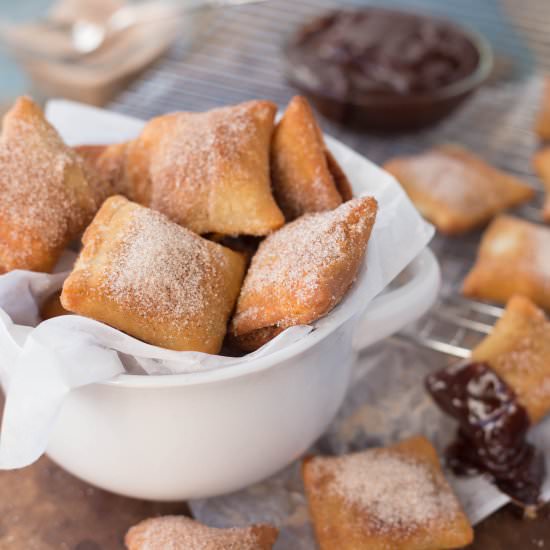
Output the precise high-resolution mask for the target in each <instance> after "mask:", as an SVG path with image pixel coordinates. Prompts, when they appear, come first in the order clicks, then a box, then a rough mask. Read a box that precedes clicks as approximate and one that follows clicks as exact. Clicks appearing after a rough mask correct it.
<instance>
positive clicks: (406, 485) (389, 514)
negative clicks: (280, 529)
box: [302, 436, 473, 550]
mask: <svg viewBox="0 0 550 550" xmlns="http://www.w3.org/2000/svg"><path fill="white" fill-rule="evenodd" d="M302 475H303V478H304V486H305V491H306V496H307V499H308V504H309V509H310V514H311V518H312V522H313V526H314V529H315V534H316V537H317V540H318V542H319V546H320V548H321V550H388V549H391V550H441V549H444V548H460V547H462V546H465V545H467V544H469V543H471V542H472V540H473V531H472V528H471V526H470V524H469V522H468V519H467V517H466V515H465V514H464V512H463V511H462V508H461V506H460V504H459V502H458V500H457V499H456V497H455V495H454V493H453V491H452V489H451V487H450V486H449V484H448V483H447V481H446V480H445V477H444V475H443V472H442V470H441V466H440V464H439V459H438V457H437V453H436V451H435V449H434V448H433V446H432V445H431V443H430V442H429V441H428V440H427V439H426V438H424V437H421V436H416V437H411V438H410V439H406V440H404V441H401V442H399V443H397V444H395V445H391V446H389V447H386V448H375V449H368V450H366V451H363V452H359V453H353V454H348V455H343V456H335V457H320V456H318V457H313V458H309V459H306V460H305V461H304V464H303V467H302Z"/></svg>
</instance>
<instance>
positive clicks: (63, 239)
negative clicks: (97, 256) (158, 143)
mask: <svg viewBox="0 0 550 550" xmlns="http://www.w3.org/2000/svg"><path fill="white" fill-rule="evenodd" d="M0 197H1V198H0V273H5V272H7V271H10V270H12V269H28V270H31V271H46V272H48V271H51V270H52V268H53V267H54V265H55V263H56V262H57V260H58V259H59V257H60V255H61V253H62V251H63V249H64V248H65V247H66V246H67V245H68V244H69V243H70V242H71V241H72V240H73V239H74V238H76V237H77V236H78V235H79V233H80V232H81V231H82V230H83V229H84V228H85V227H86V225H87V224H88V223H89V222H90V220H91V219H92V217H93V215H94V214H95V212H96V210H97V209H98V208H99V204H100V202H99V200H98V198H97V196H96V194H95V192H94V189H93V187H92V185H91V180H90V179H89V178H88V177H87V174H86V171H85V169H84V166H83V163H82V161H81V159H80V158H79V157H78V156H77V155H76V154H75V153H74V152H73V151H72V150H71V149H70V148H69V147H67V146H66V145H65V144H64V143H63V141H62V140H61V138H60V136H59V135H58V133H57V132H56V130H55V129H54V128H53V127H52V126H51V125H50V124H49V123H48V122H47V121H46V119H45V118H44V114H43V112H42V110H41V109H40V107H38V105H36V104H35V103H33V102H32V101H31V100H30V99H29V98H26V97H22V98H20V99H18V100H17V101H16V103H15V105H14V106H13V107H12V109H11V110H10V111H8V113H7V114H6V116H5V117H4V121H3V126H2V136H1V138H0Z"/></svg>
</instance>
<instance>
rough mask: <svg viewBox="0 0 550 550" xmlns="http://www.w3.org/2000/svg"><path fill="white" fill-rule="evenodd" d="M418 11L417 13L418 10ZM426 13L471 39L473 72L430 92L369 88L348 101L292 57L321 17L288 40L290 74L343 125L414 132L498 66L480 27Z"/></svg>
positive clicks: (449, 108) (443, 114) (450, 107)
mask: <svg viewBox="0 0 550 550" xmlns="http://www.w3.org/2000/svg"><path fill="white" fill-rule="evenodd" d="M363 10H367V11H375V10H383V11H384V12H385V13H388V12H392V13H397V14H410V12H406V11H398V10H388V9H386V8H371V7H368V8H363ZM414 15H416V16H418V14H414ZM323 17H326V15H323V16H321V17H320V18H319V20H321V18H323ZM421 17H423V18H426V19H431V20H435V21H440V22H442V23H444V24H445V25H447V26H448V27H452V28H454V30H455V31H456V32H458V33H461V34H462V35H463V36H464V37H466V38H467V39H468V41H469V42H470V43H471V45H472V46H473V47H474V49H475V50H476V52H477V54H478V60H477V66H476V67H475V68H474V70H473V71H472V72H471V73H470V74H468V75H467V76H465V77H463V78H462V79H460V80H457V81H455V82H453V83H451V84H449V85H446V86H443V87H441V88H438V89H436V90H434V91H430V92H426V93H419V94H408V95H395V94H387V95H381V94H380V93H377V94H368V93H366V94H362V96H361V98H360V100H357V99H354V100H352V101H351V100H343V99H342V98H341V97H337V96H335V95H330V93H327V92H326V91H325V90H322V91H321V90H319V89H316V88H314V87H313V86H311V85H310V83H308V81H307V78H306V77H305V73H304V71H303V70H301V68H300V67H299V65H298V64H296V63H294V62H293V59H296V55H295V52H296V47H297V45H298V44H299V41H300V40H303V38H304V36H307V32H308V29H311V28H315V22H316V21H317V20H314V21H310V22H308V23H306V24H305V25H303V26H302V27H300V28H299V29H298V30H297V31H296V32H295V33H294V34H293V36H292V37H291V38H290V40H289V41H288V42H287V43H286V45H285V47H284V54H285V59H286V76H287V78H288V80H289V81H290V82H291V83H292V84H293V85H294V86H296V87H297V88H298V89H299V90H300V91H301V92H302V93H303V94H304V95H306V96H307V97H308V99H309V100H310V101H311V102H312V103H313V105H314V106H315V107H316V108H317V109H318V110H319V111H320V112H321V113H322V114H323V115H325V116H326V117H328V118H330V119H332V120H335V121H337V122H339V123H340V124H342V125H345V126H348V127H352V128H355V129H360V130H371V131H377V132H400V131H414V130H418V129H421V128H425V127H427V126H430V125H433V124H435V123H436V122H439V121H440V120H442V119H443V118H445V117H446V116H447V115H449V114H450V113H451V112H452V111H454V110H455V109H456V108H457V107H458V106H459V105H460V104H461V103H462V102H463V101H464V100H465V99H466V98H467V97H469V96H470V95H471V94H472V93H473V92H474V91H476V90H477V89H478V88H479V87H480V86H481V85H482V84H483V82H484V81H485V80H486V79H487V77H488V76H489V75H490V73H491V71H492V68H493V53H492V49H491V46H490V44H489V42H488V41H487V40H486V39H485V38H484V37H483V36H482V35H480V34H478V33H477V32H475V31H473V30H470V29H466V28H464V27H462V26H459V25H456V24H455V23H452V22H449V21H447V20H442V19H438V18H435V17H431V16H428V15H422V16H421Z"/></svg>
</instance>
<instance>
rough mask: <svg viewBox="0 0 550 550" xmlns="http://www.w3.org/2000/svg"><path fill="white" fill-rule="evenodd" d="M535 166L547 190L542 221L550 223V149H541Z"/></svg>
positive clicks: (534, 162)
mask: <svg viewBox="0 0 550 550" xmlns="http://www.w3.org/2000/svg"><path fill="white" fill-rule="evenodd" d="M533 166H534V168H535V172H536V173H537V175H538V176H539V178H540V179H541V180H542V183H543V184H544V187H545V189H546V199H545V201H544V206H543V208H542V219H543V220H544V221H545V222H549V223H550V147H546V148H544V149H541V150H540V151H538V152H537V153H536V154H535V156H534V157H533Z"/></svg>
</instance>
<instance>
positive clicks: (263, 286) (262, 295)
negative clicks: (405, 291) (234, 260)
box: [229, 197, 377, 351]
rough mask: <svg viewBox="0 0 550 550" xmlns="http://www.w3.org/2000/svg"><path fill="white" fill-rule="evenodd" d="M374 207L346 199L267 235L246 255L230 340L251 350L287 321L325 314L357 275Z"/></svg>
mask: <svg viewBox="0 0 550 550" xmlns="http://www.w3.org/2000/svg"><path fill="white" fill-rule="evenodd" d="M376 211H377V203H376V200H375V199H374V198H372V197H362V198H357V199H352V200H351V201H348V202H346V203H344V204H342V205H341V206H339V207H338V208H337V209H336V210H331V211H328V212H319V213H316V214H306V215H304V216H302V217H301V218H298V219H297V220H295V221H293V222H291V223H289V224H287V225H285V226H284V227H283V228H281V229H279V230H278V231H276V232H275V233H273V234H271V235H269V236H268V237H267V238H266V239H265V240H264V241H263V242H262V243H261V244H260V246H259V248H258V251H257V252H256V254H255V255H254V257H253V258H252V263H251V265H250V268H249V270H248V273H247V275H246V278H245V281H244V284H243V288H242V290H241V294H240V296H239V300H238V302H237V309H236V312H235V315H234V317H233V320H232V322H231V326H230V334H229V336H230V341H232V342H233V343H234V344H235V345H237V347H239V348H241V349H243V350H245V351H252V350H255V349H257V348H259V347H260V346H262V345H263V344H265V343H266V342H268V341H269V340H271V339H272V338H274V337H275V336H277V334H279V333H280V332H282V331H283V330H284V329H286V328H288V327H290V326H294V325H301V324H308V323H312V322H313V321H315V320H317V319H319V318H320V317H322V316H324V315H326V314H327V313H328V312H329V311H330V310H331V309H332V308H333V307H334V306H336V305H337V304H338V303H339V302H340V301H341V300H342V298H343V297H344V295H345V294H346V292H347V291H348V289H349V287H350V286H351V285H352V283H353V281H354V280H355V278H356V276H357V272H358V270H359V267H360V265H361V263H362V261H363V256H364V254H365V251H366V248H367V243H368V240H369V237H370V233H371V230H372V226H373V225H374V221H375V219H376Z"/></svg>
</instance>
